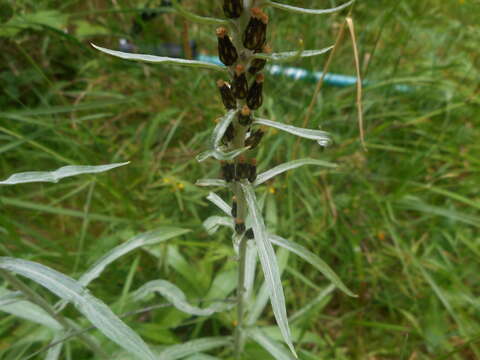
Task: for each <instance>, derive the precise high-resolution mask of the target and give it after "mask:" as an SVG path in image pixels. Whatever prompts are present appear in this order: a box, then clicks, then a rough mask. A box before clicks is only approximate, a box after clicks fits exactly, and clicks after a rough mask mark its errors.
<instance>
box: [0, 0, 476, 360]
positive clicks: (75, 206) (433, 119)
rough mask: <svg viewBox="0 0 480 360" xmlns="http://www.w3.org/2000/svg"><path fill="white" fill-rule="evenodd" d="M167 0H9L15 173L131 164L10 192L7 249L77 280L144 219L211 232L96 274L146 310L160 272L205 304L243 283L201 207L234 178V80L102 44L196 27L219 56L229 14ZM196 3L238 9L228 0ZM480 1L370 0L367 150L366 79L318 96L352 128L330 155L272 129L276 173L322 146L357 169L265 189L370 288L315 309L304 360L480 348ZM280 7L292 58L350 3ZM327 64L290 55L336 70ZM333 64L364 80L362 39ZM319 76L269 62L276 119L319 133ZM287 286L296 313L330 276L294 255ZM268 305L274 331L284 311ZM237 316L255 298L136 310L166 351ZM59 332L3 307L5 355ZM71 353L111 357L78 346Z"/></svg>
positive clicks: (307, 323) (438, 354)
mask: <svg viewBox="0 0 480 360" xmlns="http://www.w3.org/2000/svg"><path fill="white" fill-rule="evenodd" d="M283 2H284V3H289V4H292V5H298V6H305V7H314V8H322V7H330V6H334V5H339V4H340V3H341V2H340V1H337V0H321V1H320V0H316V1H314V0H289V1H283ZM165 3H166V2H164V3H163V4H162V1H160V0H158V1H140V0H124V1H116V0H87V1H79V0H62V1H59V0H42V1H38V0H16V1H14V0H11V1H10V0H3V1H0V24H1V26H0V49H1V51H0V178H2V179H4V178H6V177H7V176H8V175H9V174H11V173H15V172H20V171H28V170H52V169H55V168H58V167H60V166H64V165H69V164H89V165H98V164H104V163H110V162H116V161H126V160H129V161H131V164H130V165H128V166H127V167H122V168H120V169H115V170H113V171H111V172H109V173H106V174H102V175H99V176H97V177H90V176H82V177H76V178H71V179H65V180H63V181H61V182H60V183H58V184H25V185H18V186H13V187H2V188H1V189H0V191H1V193H0V206H1V211H0V253H2V254H3V255H7V256H15V257H20V258H25V259H30V260H33V261H37V262H41V263H43V264H45V265H48V266H50V267H53V268H54V269H56V270H59V271H61V272H64V273H66V274H68V275H70V276H73V277H78V276H79V274H81V273H82V272H83V271H85V270H86V269H87V267H88V265H90V264H91V263H92V262H94V261H95V260H96V259H98V258H99V257H100V256H101V255H102V254H103V253H105V252H106V251H107V250H108V249H111V248H112V247H113V246H115V245H118V244H119V243H121V242H123V241H125V240H127V239H128V238H129V237H131V236H133V235H135V234H137V233H140V232H142V231H146V230H151V229H154V228H155V227H158V226H162V225H175V226H179V227H184V228H188V229H191V230H193V231H192V233H190V234H187V235H185V236H183V237H179V238H177V239H174V240H172V241H171V242H170V243H169V245H162V246H163V247H162V248H159V249H157V250H158V251H148V252H147V251H138V252H136V253H135V254H132V255H129V256H126V257H125V258H122V259H120V260H119V261H118V262H116V264H115V265H114V266H111V267H110V268H108V269H107V270H106V272H105V273H104V274H103V275H102V277H101V278H100V279H98V280H96V281H95V282H94V283H93V284H92V285H91V286H90V289H91V291H92V293H94V294H95V295H96V296H98V297H99V298H101V299H103V300H104V301H105V302H106V303H108V304H111V305H112V306H113V309H114V310H115V312H117V313H122V312H124V311H126V310H131V309H136V308H139V307H141V304H133V305H131V304H125V303H124V301H123V300H122V299H124V296H122V294H123V295H125V294H127V293H128V292H129V291H131V290H132V289H136V288H138V287H139V286H140V285H141V284H143V283H145V282H146V281H149V280H153V279H156V278H165V279H168V280H170V281H172V282H174V283H176V284H178V285H179V286H180V287H181V288H182V289H183V290H185V291H186V292H187V293H188V294H189V296H190V297H191V298H198V299H202V298H204V297H205V294H207V293H209V291H210V294H211V293H212V290H211V289H212V283H213V282H214V280H215V281H216V283H215V284H216V286H217V288H218V286H219V284H220V288H221V290H220V293H222V292H221V291H224V292H228V289H229V287H231V286H232V281H233V282H234V280H232V279H235V277H234V273H235V269H236V263H235V261H234V253H233V251H232V246H231V240H230V235H229V232H228V231H227V230H222V231H220V232H219V233H218V234H217V235H216V236H214V237H209V236H208V235H207V233H206V232H205V230H204V229H203V228H202V226H201V224H202V221H203V220H205V219H206V218H207V217H208V216H210V215H213V214H216V213H217V212H218V210H217V209H216V208H215V207H214V206H213V205H212V204H210V203H208V202H207V201H206V200H205V196H206V195H207V194H208V190H205V189H202V188H198V187H196V186H194V183H195V181H196V180H197V179H198V178H202V177H217V175H218V172H219V169H218V164H217V163H216V162H214V161H211V160H209V161H206V162H205V163H197V162H196V161H195V159H194V157H195V155H196V154H198V153H199V152H201V151H203V150H205V149H206V147H207V141H208V136H209V133H210V131H211V130H212V128H213V126H214V120H215V119H216V118H217V117H219V116H220V115H221V114H222V112H223V109H222V104H221V101H220V99H219V97H218V94H217V90H216V86H215V81H216V80H217V77H216V75H215V74H213V73H211V72H208V71H202V70H190V69H183V68H178V67H168V66H162V65H157V66H153V65H146V64H139V63H133V62H127V61H122V60H119V59H115V58H111V57H108V56H106V55H103V54H101V53H99V52H96V51H94V50H93V49H92V48H91V47H90V46H89V42H94V43H96V44H98V45H101V46H105V47H110V48H118V44H119V40H120V39H122V38H124V39H128V40H129V41H130V42H132V43H134V44H136V45H137V46H138V48H139V49H145V51H146V52H147V51H150V52H152V51H154V50H155V48H157V49H158V48H160V47H162V44H165V43H174V44H180V45H182V44H186V43H188V42H189V41H195V42H196V44H197V50H198V51H199V52H202V53H206V54H215V49H216V38H215V35H214V30H215V29H214V27H211V26H204V25H201V26H200V25H196V24H191V23H189V22H187V21H185V20H184V19H182V18H180V17H179V16H176V15H175V14H173V13H172V12H171V9H169V8H166V7H164V6H162V5H165ZM182 3H183V4H184V5H185V6H186V7H188V8H189V9H190V10H192V11H195V12H197V13H199V14H202V15H210V16H214V15H216V16H221V9H220V8H219V7H218V6H217V4H216V2H215V1H192V0H188V1H187V0H184V1H183V2H182ZM479 13H480V2H479V1H477V0H463V1H462V0H422V1H416V0H396V1H391V0H358V1H357V4H356V5H355V7H354V10H353V18H354V21H355V26H356V30H357V37H358V38H357V40H358V47H359V50H360V61H361V68H362V72H363V75H364V77H366V78H367V79H368V80H369V81H371V82H374V84H372V85H371V86H368V87H366V88H365V89H364V94H363V95H364V99H363V104H364V112H365V113H364V116H365V133H366V143H367V148H368V152H364V151H363V150H362V147H361V144H360V142H359V134H358V126H357V123H356V117H357V113H356V107H355V96H356V92H355V88H354V87H346V88H334V87H325V86H324V87H323V89H322V91H321V93H320V94H319V96H318V98H317V102H316V105H315V108H314V112H313V116H312V117H311V119H310V121H309V124H308V127H311V128H321V129H323V130H326V131H328V132H330V133H331V134H332V137H333V139H334V144H333V145H332V146H331V147H329V148H327V149H325V150H324V151H321V148H320V147H318V146H316V145H314V143H312V142H309V141H306V140H302V141H300V142H299V146H298V148H297V149H296V150H294V149H295V143H296V141H297V140H296V138H294V137H292V136H290V135H288V134H282V133H278V132H275V131H272V130H270V131H269V132H268V133H267V136H266V138H265V139H264V143H263V146H262V147H261V149H260V150H259V152H258V156H257V158H258V159H259V166H260V168H261V169H268V168H270V167H272V166H274V165H277V164H280V163H282V162H284V161H287V160H293V159H294V158H302V157H313V158H319V159H325V160H328V161H332V162H336V163H338V164H339V168H338V169H337V170H335V171H331V170H328V171H326V170H323V169H319V168H313V167H305V168H300V169H297V170H294V171H293V172H291V173H289V174H288V175H283V176H280V177H278V178H276V180H275V182H272V183H269V184H268V185H266V186H263V187H262V188H260V190H259V194H262V196H265V204H266V205H265V214H266V219H267V224H268V226H269V227H270V228H271V229H274V230H275V232H277V233H279V234H280V235H282V236H284V237H288V238H291V239H294V240H295V241H297V242H299V243H301V244H302V245H304V246H306V247H308V248H309V249H310V250H312V251H314V252H315V253H317V254H318V255H320V256H321V257H322V258H323V259H324V260H325V261H326V262H327V263H328V264H330V265H331V266H332V268H333V269H334V270H335V271H336V272H337V274H338V275H339V276H340V277H341V278H342V279H343V281H344V282H345V283H346V284H347V286H348V287H349V288H350V289H352V290H353V291H354V292H356V293H357V294H359V298H356V299H354V298H349V297H347V296H345V295H344V294H343V293H341V292H339V291H334V292H332V293H330V294H328V295H327V296H324V297H321V299H319V300H318V299H317V301H314V302H313V303H312V305H313V306H312V307H311V309H310V310H309V311H308V312H307V313H305V314H303V315H302V316H299V317H297V318H295V321H293V322H292V327H293V329H294V332H295V333H296V334H298V336H299V339H300V340H299V343H300V344H299V348H302V349H303V350H302V351H301V358H302V359H372V360H373V359H411V360H415V359H480V300H479V295H480V282H479V280H480V260H479V258H480V237H479V226H480V213H479V209H480V196H479V185H480V172H479V171H480V160H479V159H480V157H479V156H478V154H479V153H480V130H479V127H480V110H479V101H480V97H479V91H480V84H479V79H480V56H479V39H480V25H479V22H478V19H479ZM152 14H157V16H151V15H152ZM268 14H269V16H270V20H271V21H270V23H271V26H270V29H269V31H270V39H271V45H272V47H273V49H274V50H276V51H286V50H294V49H295V48H296V46H297V44H298V40H299V39H300V38H301V39H303V41H304V43H305V48H306V49H315V48H323V47H326V46H328V45H331V44H333V42H334V40H335V38H336V35H337V33H338V30H339V27H340V26H341V24H342V22H343V19H344V17H345V15H346V12H341V13H340V14H336V15H331V16H321V17H317V16H306V15H291V14H289V13H285V12H282V11H280V10H275V9H269V10H268ZM147 20H148V21H147ZM325 61H326V57H318V58H311V59H306V60H302V61H299V62H297V63H294V64H291V65H292V66H298V67H304V68H305V69H308V70H316V71H320V70H321V69H322V68H323V65H324V63H325ZM330 71H332V72H335V73H341V74H347V75H355V67H354V59H353V51H352V47H351V42H350V39H349V37H348V36H346V37H345V39H344V41H343V42H342V44H341V46H340V48H339V49H338V52H337V53H336V55H335V57H334V60H333V63H332V66H331V68H330ZM392 84H407V85H409V86H411V87H412V91H411V92H397V91H395V90H394V88H393V87H392ZM314 89H315V84H312V83H308V82H302V81H294V80H292V79H288V78H284V77H276V78H273V77H272V76H267V81H266V90H265V91H266V99H265V106H264V107H263V108H262V110H261V114H262V116H263V117H265V118H270V119H272V120H276V121H282V122H285V123H288V124H292V125H296V126H301V125H302V122H303V118H304V115H305V111H306V108H307V107H308V104H309V103H310V101H311V99H312V95H313V92H314ZM222 195H223V196H224V198H226V199H227V196H229V195H228V194H226V193H222ZM227 200H228V199H227ZM283 283H284V286H285V291H286V297H287V309H288V311H289V314H294V313H295V312H296V311H297V310H298V309H301V308H302V307H303V306H305V305H306V304H308V303H309V302H311V301H312V300H313V299H315V298H316V297H317V296H318V294H319V293H321V292H322V290H323V289H325V287H326V286H328V282H327V281H326V280H325V279H324V278H323V277H322V276H321V275H320V274H319V273H318V272H317V271H316V270H315V269H313V268H311V267H309V266H307V265H305V264H304V263H303V262H302V261H301V260H300V259H298V258H295V256H290V258H289V259H288V263H287V265H286V267H285V271H284V274H283ZM32 286H33V285H32ZM214 293H215V291H214ZM45 296H47V297H49V294H47V293H45ZM51 299H52V301H53V300H54V298H53V297H52V298H51ZM162 301H164V300H162V299H161V298H158V299H156V302H162ZM67 312H68V314H70V315H71V316H77V317H79V315H78V314H77V313H76V312H75V310H74V309H73V308H67ZM261 319H262V320H261V321H262V323H263V325H269V324H270V325H273V324H274V320H273V316H272V313H271V311H270V309H269V308H267V309H266V311H265V313H264V314H263V317H262V318H261ZM234 320H235V313H234V312H231V313H228V312H227V313H225V314H221V315H216V316H214V317H211V318H208V319H202V318H201V319H193V320H192V318H189V317H188V316H187V315H184V314H181V313H180V312H178V311H177V310H175V309H171V308H167V309H162V310H155V311H152V312H149V313H146V314H143V315H142V316H136V317H135V316H134V317H129V318H126V319H125V321H127V323H128V324H129V325H130V326H132V327H133V328H134V329H135V330H136V331H138V332H139V333H140V334H141V335H142V337H143V338H144V339H145V340H147V341H148V342H150V343H153V344H157V345H165V344H172V343H178V342H182V341H186V340H188V339H194V338H197V337H200V336H213V335H217V334H226V333H230V332H231V330H232V328H233V327H234V324H233V322H234ZM84 325H87V323H86V322H84ZM49 339H50V335H49V333H48V332H47V330H45V329H42V328H40V327H39V326H38V325H35V324H33V323H28V322H25V321H21V320H18V318H15V317H13V316H9V315H6V314H2V316H1V317H0V358H2V359H9V360H10V359H23V358H25V357H26V356H27V355H28V354H30V353H33V352H34V351H36V350H38V349H40V348H41V347H42V346H44V345H46V344H47V343H48V341H49ZM104 342H105V347H106V348H107V349H108V348H109V347H111V346H112V349H113V345H112V344H110V343H108V341H106V340H105V341H104ZM247 350H248V351H249V353H248V356H247V357H246V358H251V359H268V358H269V357H268V355H266V353H264V352H262V350H260V349H259V348H257V347H255V346H253V345H252V346H250V347H249V348H248V349H247ZM65 354H66V355H65V356H66V357H65V358H72V359H88V358H91V354H90V353H89V352H88V351H87V350H85V349H83V348H82V345H81V343H78V342H77V341H76V340H72V341H70V342H68V345H67V347H66V352H65ZM43 355H44V354H40V355H39V356H37V357H36V358H38V359H40V358H43ZM217 355H219V356H220V357H221V353H220V354H217Z"/></svg>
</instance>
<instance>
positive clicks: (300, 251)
mask: <svg viewBox="0 0 480 360" xmlns="http://www.w3.org/2000/svg"><path fill="white" fill-rule="evenodd" d="M268 238H269V240H270V241H271V242H272V243H273V244H275V245H278V246H281V247H283V248H285V249H287V250H289V251H291V252H293V253H294V254H297V255H298V256H300V257H301V258H302V259H303V260H305V261H306V262H308V263H309V264H311V265H312V266H314V267H315V268H316V269H317V270H318V271H320V272H321V273H322V274H323V275H324V276H325V277H326V278H327V279H328V280H330V281H331V282H332V283H333V284H335V286H336V287H338V288H339V289H340V290H342V291H343V292H344V293H345V294H347V295H349V296H352V297H357V295H355V294H354V293H353V292H351V291H350V290H349V289H348V288H347V287H346V286H345V284H344V283H343V281H342V280H340V278H339V277H338V275H337V274H335V272H334V271H333V270H332V268H331V267H330V266H328V264H327V263H326V262H325V261H323V260H322V259H320V257H318V256H317V255H315V254H314V253H312V252H311V251H309V250H308V249H306V248H305V247H303V246H302V245H299V244H297V243H295V242H293V241H289V240H287V239H284V238H282V237H280V236H277V235H269V236H268Z"/></svg>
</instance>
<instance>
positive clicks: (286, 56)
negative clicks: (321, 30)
mask: <svg viewBox="0 0 480 360" xmlns="http://www.w3.org/2000/svg"><path fill="white" fill-rule="evenodd" d="M332 49H333V46H328V47H326V48H323V49H318V50H302V51H285V52H278V53H272V54H264V53H258V54H254V55H253V57H254V58H257V59H265V60H268V61H271V62H288V61H295V60H297V59H301V58H307V57H312V56H318V55H322V54H325V53H327V52H329V51H330V50H332Z"/></svg>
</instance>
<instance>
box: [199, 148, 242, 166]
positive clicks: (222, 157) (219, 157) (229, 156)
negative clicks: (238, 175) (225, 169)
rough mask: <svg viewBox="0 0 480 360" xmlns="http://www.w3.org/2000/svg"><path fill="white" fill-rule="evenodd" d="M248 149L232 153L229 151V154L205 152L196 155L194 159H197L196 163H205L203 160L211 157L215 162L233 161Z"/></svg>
mask: <svg viewBox="0 0 480 360" xmlns="http://www.w3.org/2000/svg"><path fill="white" fill-rule="evenodd" d="M248 149H250V148H249V147H244V148H240V149H236V150H232V151H229V152H223V151H221V150H207V151H204V152H202V153H200V154H198V155H197V157H196V159H197V161H198V162H202V161H205V160H207V159H208V158H211V157H213V158H215V159H217V160H225V161H227V160H233V159H235V158H236V157H237V156H238V155H240V154H242V153H244V152H245V151H247V150H248Z"/></svg>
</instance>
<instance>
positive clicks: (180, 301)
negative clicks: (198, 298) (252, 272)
mask: <svg viewBox="0 0 480 360" xmlns="http://www.w3.org/2000/svg"><path fill="white" fill-rule="evenodd" d="M152 293H159V294H160V295H161V296H163V297H164V298H165V299H167V301H168V302H170V303H171V304H172V305H173V306H175V307H176V308H177V309H178V310H180V311H183V312H184V313H187V314H191V315H197V316H210V315H212V314H214V313H216V312H219V311H224V310H226V309H227V308H229V307H230V306H229V305H228V304H225V303H223V302H216V303H213V304H212V305H211V306H209V307H207V308H204V309H201V308H199V307H198V306H194V305H191V304H190V303H189V302H188V301H187V297H186V296H185V294H184V292H183V291H182V290H180V289H179V288H178V287H176V286H175V285H173V284H172V283H170V282H168V281H166V280H153V281H149V282H148V283H146V284H145V285H143V286H142V287H140V288H139V289H138V290H136V291H135V292H134V293H133V294H132V299H133V301H139V300H140V299H143V298H145V297H147V296H149V295H150V294H152Z"/></svg>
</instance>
